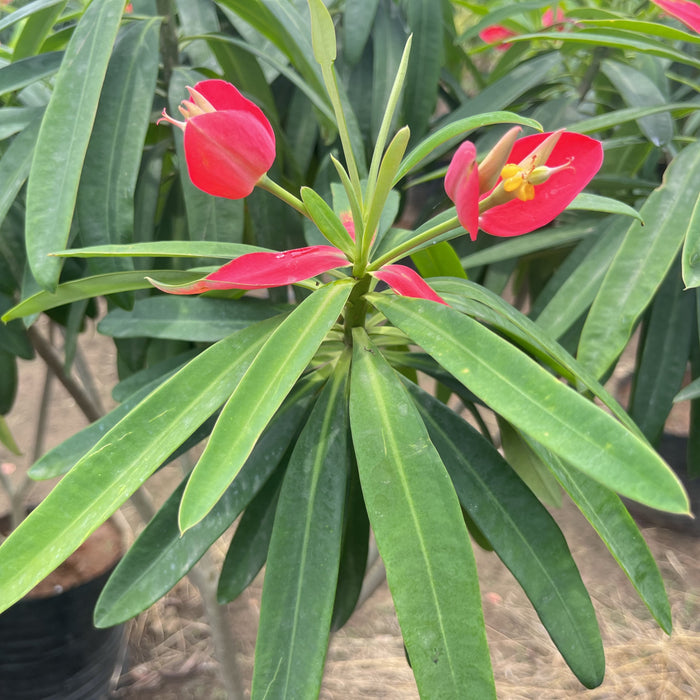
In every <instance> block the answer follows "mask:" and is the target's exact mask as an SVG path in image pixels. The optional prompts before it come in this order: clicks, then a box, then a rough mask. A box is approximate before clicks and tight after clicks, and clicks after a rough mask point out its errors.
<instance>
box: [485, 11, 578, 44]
mask: <svg viewBox="0 0 700 700" xmlns="http://www.w3.org/2000/svg"><path fill="white" fill-rule="evenodd" d="M566 21H567V19H566V17H565V16H564V13H563V12H562V10H561V8H559V7H558V8H557V14H556V18H555V16H554V13H553V12H552V8H549V9H548V10H545V12H544V14H543V15H542V26H543V27H551V26H552V25H553V24H555V23H556V24H561V23H563V22H566ZM561 29H562V28H561V27H560V30H561ZM513 36H518V33H517V32H514V31H513V30H512V29H508V28H507V27H504V26H503V25H502V24H494V25H492V26H490V27H486V29H483V30H482V31H480V32H479V38H480V39H481V40H482V41H483V42H485V43H486V44H498V46H497V47H496V49H497V50H498V51H505V50H506V49H509V48H510V47H511V46H512V44H508V43H505V44H504V43H502V42H503V41H504V40H505V39H510V38H511V37H513Z"/></svg>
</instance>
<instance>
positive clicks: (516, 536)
mask: <svg viewBox="0 0 700 700" xmlns="http://www.w3.org/2000/svg"><path fill="white" fill-rule="evenodd" d="M406 384H407V385H408V387H409V390H410V392H411V394H412V396H413V398H414V399H415V401H416V403H417V404H418V407H419V409H420V411H421V415H422V417H423V420H425V422H426V426H427V428H428V432H429V433H430V439H431V440H432V441H433V443H434V444H435V447H436V448H437V450H438V452H439V453H440V457H441V458H442V460H443V462H444V464H445V466H446V467H447V471H448V472H449V474H450V477H451V479H452V482H453V484H454V486H455V490H456V491H457V495H458V496H459V499H460V502H461V503H462V507H463V508H464V509H465V510H466V511H467V512H468V513H469V515H470V516H471V517H472V518H473V519H474V522H475V523H476V524H477V525H478V527H479V529H480V530H481V531H482V532H483V534H484V535H485V537H486V538H487V539H488V541H489V543H490V544H491V546H492V547H493V548H494V550H495V551H496V553H497V554H498V556H499V557H500V558H501V560H502V561H503V563H504V564H505V565H506V566H507V567H508V568H509V569H510V571H511V572H512V573H513V575H514V576H515V577H516V579H517V580H518V582H519V583H520V585H521V586H522V587H523V590H524V591H525V593H526V594H527V596H528V597H529V598H530V600H531V601H532V604H533V606H534V608H535V610H536V611H537V614H538V615H539V617H540V619H541V620H542V624H543V625H544V626H545V627H546V628H547V631H548V633H549V635H550V636H551V638H552V641H553V642H554V643H555V644H556V646H557V648H558V649H559V651H560V652H561V653H562V656H563V657H564V659H565V660H566V662H567V663H568V664H569V666H570V667H571V670H572V671H573V672H574V673H575V674H576V676H577V677H578V678H579V680H580V681H581V682H582V683H583V684H584V685H585V686H586V687H587V688H594V687H596V686H597V685H600V683H601V681H602V680H603V673H604V671H605V658H604V655H603V646H602V643H601V640H600V632H599V630H598V623H597V621H596V616H595V611H594V609H593V606H592V604H591V600H590V598H589V596H588V592H587V591H586V587H585V586H584V584H583V581H582V580H581V576H580V574H579V572H578V569H577V568H576V564H575V563H574V560H573V559H572V557H571V553H570V552H569V548H568V546H567V544H566V540H565V539H564V537H563V535H562V533H561V531H560V530H559V527H558V526H557V524H556V522H555V521H554V520H553V519H552V516H551V515H550V514H549V513H548V512H547V510H546V509H545V508H544V506H543V505H542V504H541V503H540V502H539V501H538V500H537V498H535V496H534V495H533V494H532V492H531V491H530V490H529V489H528V488H527V487H526V486H525V485H524V484H523V482H522V481H520V479H518V477H517V476H516V475H515V474H514V473H513V471H512V470H511V468H510V466H509V465H508V464H507V463H506V462H505V461H504V460H503V457H501V455H500V454H499V453H498V451H497V450H496V449H495V448H494V447H493V445H492V444H491V443H490V442H489V441H488V440H486V439H485V438H484V437H483V436H481V435H480V434H479V433H478V432H477V431H476V430H475V429H474V428H472V427H471V426H470V425H469V424H468V423H467V422H466V421H464V420H463V419H462V418H461V417H460V416H458V415H457V414H455V413H454V411H452V410H451V409H449V408H448V407H447V406H445V405H444V404H443V403H441V402H440V401H437V400H436V399H434V398H433V397H432V396H430V395H429V394H427V393H426V392H424V391H421V390H420V389H419V388H418V387H416V386H412V385H410V384H409V383H408V382H406ZM618 502H619V499H618Z"/></svg>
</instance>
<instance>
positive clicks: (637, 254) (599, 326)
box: [578, 144, 700, 377]
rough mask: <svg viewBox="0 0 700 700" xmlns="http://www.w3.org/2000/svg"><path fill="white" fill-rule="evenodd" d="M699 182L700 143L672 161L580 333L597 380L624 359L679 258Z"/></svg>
mask: <svg viewBox="0 0 700 700" xmlns="http://www.w3.org/2000/svg"><path fill="white" fill-rule="evenodd" d="M698 180H700V144H693V145H692V146H688V147H687V148H685V149H683V151H681V153H680V154H679V155H678V156H676V157H675V158H674V159H673V161H672V162H671V165H669V167H668V169H667V170H666V173H665V175H664V181H663V183H662V185H661V186H660V187H659V188H658V189H656V190H655V191H654V192H653V193H652V194H651V195H650V196H649V198H648V199H647V201H646V202H645V203H644V205H643V206H642V208H641V210H640V214H641V215H642V217H643V219H644V221H645V222H646V225H645V226H642V225H641V224H640V223H639V222H634V223H633V224H632V225H631V226H630V228H629V230H628V231H627V234H626V236H625V239H624V241H623V242H622V244H621V246H620V248H619V249H618V251H617V254H616V255H615V258H614V259H613V261H612V263H611V265H610V267H609V269H608V272H607V274H606V275H605V278H604V279H603V283H602V286H601V288H600V291H599V292H598V295H597V296H596V298H595V301H594V302H593V305H592V307H591V310H590V312H589V314H588V317H587V319H586V323H585V325H584V327H583V331H582V332H581V340H580V342H579V349H578V359H579V361H580V362H581V364H583V365H584V366H585V367H587V368H588V369H589V370H591V371H592V372H593V374H595V375H596V376H598V377H600V376H602V375H603V374H604V373H605V372H606V371H607V370H608V368H609V367H610V366H611V365H612V364H613V362H614V361H615V360H616V359H617V357H618V356H619V355H620V353H621V352H622V350H623V349H624V347H625V345H626V344H627V341H628V340H629V338H630V336H631V335H632V331H633V330H634V327H635V325H636V323H637V320H638V319H639V316H640V315H641V313H642V312H643V311H644V309H645V308H646V307H647V306H648V304H649V302H650V301H651V300H652V298H653V296H654V294H655V293H656V290H657V289H658V287H659V285H660V284H661V282H662V281H663V279H664V277H665V276H666V274H667V272H668V270H669V269H670V267H671V264H672V263H673V260H674V259H675V257H676V255H677V254H678V251H679V250H680V248H681V245H682V244H683V240H684V238H685V236H686V234H687V232H688V231H689V227H690V224H691V222H692V214H693V209H694V207H695V206H696V202H697V201H698V195H697V188H696V186H695V183H697V182H698ZM689 193H694V194H692V195H691V196H689Z"/></svg>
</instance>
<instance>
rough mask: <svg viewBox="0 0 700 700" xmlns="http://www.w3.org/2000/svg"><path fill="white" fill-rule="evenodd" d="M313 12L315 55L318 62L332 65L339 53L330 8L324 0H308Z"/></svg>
mask: <svg viewBox="0 0 700 700" xmlns="http://www.w3.org/2000/svg"><path fill="white" fill-rule="evenodd" d="M308 3H309V12H310V13H311V41H312V44H313V48H314V57H315V58H316V61H317V63H318V64H319V65H320V66H321V67H323V66H330V65H331V64H332V63H333V62H334V61H335V57H336V55H337V49H336V46H335V27H334V26H333V19H332V17H331V13H330V12H328V8H327V7H326V6H325V5H324V4H323V0H308Z"/></svg>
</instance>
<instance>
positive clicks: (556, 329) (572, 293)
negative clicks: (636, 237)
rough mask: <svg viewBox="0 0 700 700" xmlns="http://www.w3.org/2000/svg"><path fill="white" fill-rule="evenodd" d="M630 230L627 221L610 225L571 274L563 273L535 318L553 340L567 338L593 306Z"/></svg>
mask: <svg viewBox="0 0 700 700" xmlns="http://www.w3.org/2000/svg"><path fill="white" fill-rule="evenodd" d="M628 227H629V224H628V223H627V221H625V219H615V220H614V221H612V222H607V225H604V226H603V230H602V231H601V232H600V234H599V235H598V238H597V240H596V241H595V242H594V244H593V246H591V247H590V249H589V250H588V251H587V252H586V255H585V257H584V258H583V259H581V260H580V261H578V262H577V263H576V264H575V266H574V268H573V269H572V270H569V271H568V274H567V273H566V270H562V278H561V286H559V288H558V289H557V291H556V293H555V294H554V295H553V296H552V297H551V298H550V300H549V301H548V302H547V304H546V305H545V306H544V308H542V310H541V311H539V312H538V314H537V316H536V320H537V325H538V326H540V327H541V328H542V329H543V330H544V331H545V332H546V333H547V334H548V335H551V336H552V338H560V337H561V336H562V335H564V333H566V331H567V330H569V328H571V326H572V325H573V324H574V323H575V322H576V320H577V319H578V318H579V317H580V316H581V314H582V313H583V312H584V311H585V310H586V309H587V308H588V307H589V306H590V305H591V304H592V303H593V299H594V298H595V295H596V294H597V293H598V290H599V289H600V285H601V284H602V282H603V277H604V276H605V273H606V272H607V270H608V267H609V266H610V262H611V261H612V259H613V258H614V256H615V253H616V252H617V249H618V248H619V247H620V244H621V243H622V240H623V238H624V235H625V233H626V232H627V229H628ZM584 240H586V239H584ZM579 245H582V244H579ZM563 267H564V266H562V268H563ZM560 269H561V268H560ZM558 272H559V271H557V272H555V273H554V276H553V278H552V279H554V277H556V276H557V274H558Z"/></svg>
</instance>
